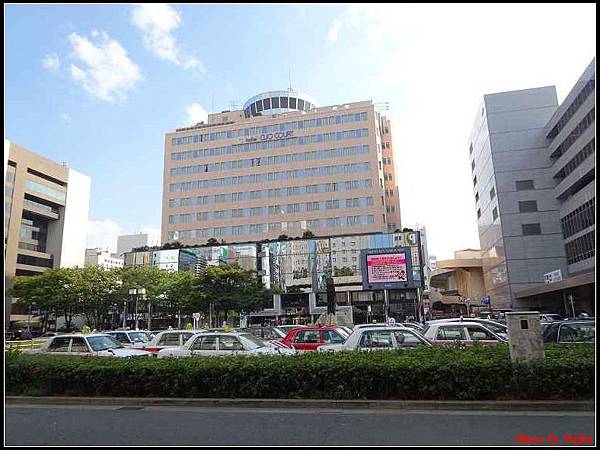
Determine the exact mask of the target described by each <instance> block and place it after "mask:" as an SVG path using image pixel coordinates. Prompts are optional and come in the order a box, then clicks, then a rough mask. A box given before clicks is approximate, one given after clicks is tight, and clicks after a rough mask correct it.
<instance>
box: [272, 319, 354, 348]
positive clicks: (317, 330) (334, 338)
mask: <svg viewBox="0 0 600 450" xmlns="http://www.w3.org/2000/svg"><path fill="white" fill-rule="evenodd" d="M347 337H348V335H347V334H346V332H345V331H343V330H341V329H340V328H339V327H335V326H320V325H311V326H306V327H303V328H294V329H292V330H290V332H289V333H288V334H287V335H286V336H285V338H283V339H277V340H275V341H273V343H274V344H275V345H280V346H283V347H287V348H293V349H295V350H299V351H313V352H314V351H316V350H317V348H318V347H320V346H321V345H323V344H341V343H343V342H344V341H345V340H346V338H347Z"/></svg>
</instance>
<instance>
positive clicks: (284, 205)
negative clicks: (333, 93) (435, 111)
mask: <svg viewBox="0 0 600 450" xmlns="http://www.w3.org/2000/svg"><path fill="white" fill-rule="evenodd" d="M267 94H269V95H271V94H273V93H265V94H264V95H263V94H261V95H259V96H255V97H253V99H252V100H253V102H251V103H250V104H248V105H246V108H248V107H250V108H251V107H252V105H257V104H259V103H260V102H264V101H265V100H266V98H267V97H265V95H267ZM290 95H291V94H290ZM263 97H264V98H263ZM270 98H271V100H270V104H269V105H267V106H273V102H272V99H273V97H270ZM279 98H280V99H281V97H279ZM290 99H291V97H290ZM299 101H300V97H298V102H299ZM257 102H258V103H257ZM259 106H260V105H259ZM259 106H255V108H259ZM275 106H276V105H275ZM279 106H281V105H279ZM288 106H289V105H288ZM263 107H264V105H263ZM302 107H303V108H304V109H300V110H293V108H288V109H287V110H286V112H279V111H281V108H268V109H265V110H263V111H261V112H253V111H252V110H250V111H249V112H248V111H243V110H241V111H225V112H222V113H219V114H211V115H209V118H208V123H207V124H204V123H201V124H197V125H196V126H194V127H189V128H183V129H179V130H177V131H175V132H171V133H167V134H166V136H165V166H164V167H165V168H164V188H163V214H162V227H161V242H163V243H165V242H168V241H176V240H177V241H180V242H182V243H183V244H188V245H196V244H203V243H205V242H206V241H207V240H208V239H210V238H216V239H218V240H221V239H224V240H226V241H227V242H244V241H252V240H261V239H265V238H270V239H275V238H277V237H279V236H280V235H282V234H285V235H288V236H291V237H296V236H302V234H303V233H304V232H305V231H308V230H310V231H312V232H313V233H314V234H315V235H332V234H336V233H337V234H339V233H340V232H344V233H349V234H350V233H358V232H360V233H368V232H387V231H388V230H392V231H393V230H395V229H398V228H401V221H400V201H399V197H398V188H397V181H396V175H395V170H394V160H393V148H392V144H391V142H392V134H391V124H390V123H389V121H388V120H387V119H386V118H385V117H383V116H381V115H380V114H379V112H378V111H376V109H375V105H374V104H373V103H372V102H370V101H363V102H356V103H349V104H345V105H333V106H326V107H316V106H314V104H313V103H308V105H307V103H303V104H302ZM273 111H278V113H275V114H264V113H265V112H270V113H272V112H273ZM392 228H393V229H392Z"/></svg>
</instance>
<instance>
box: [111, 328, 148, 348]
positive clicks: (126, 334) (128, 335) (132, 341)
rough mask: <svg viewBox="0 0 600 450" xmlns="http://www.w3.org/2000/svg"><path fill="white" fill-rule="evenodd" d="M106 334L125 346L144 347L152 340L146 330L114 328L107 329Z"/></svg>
mask: <svg viewBox="0 0 600 450" xmlns="http://www.w3.org/2000/svg"><path fill="white" fill-rule="evenodd" d="M106 334H108V335H110V336H112V337H114V338H115V339H116V340H117V341H119V342H120V343H121V344H123V346H125V347H128V348H129V347H133V348H140V349H141V348H144V346H145V345H146V344H147V343H148V342H150V341H151V340H152V335H151V334H150V332H148V331H140V330H116V331H107V332H106Z"/></svg>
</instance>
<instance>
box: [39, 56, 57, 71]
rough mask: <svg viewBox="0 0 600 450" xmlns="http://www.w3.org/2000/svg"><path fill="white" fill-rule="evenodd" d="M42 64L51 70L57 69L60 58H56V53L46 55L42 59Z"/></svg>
mask: <svg viewBox="0 0 600 450" xmlns="http://www.w3.org/2000/svg"><path fill="white" fill-rule="evenodd" d="M42 65H43V66H44V67H45V68H46V69H48V70H51V71H52V72H56V71H58V69H59V68H60V60H59V59H58V55H57V54H56V53H52V54H50V55H46V56H45V57H44V59H43V60H42Z"/></svg>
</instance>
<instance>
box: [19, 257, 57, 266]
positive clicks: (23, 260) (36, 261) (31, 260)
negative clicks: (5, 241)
mask: <svg viewBox="0 0 600 450" xmlns="http://www.w3.org/2000/svg"><path fill="white" fill-rule="evenodd" d="M17 264H27V265H29V266H37V267H52V259H46V258H38V257H36V256H29V255H20V254H18V255H17Z"/></svg>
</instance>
